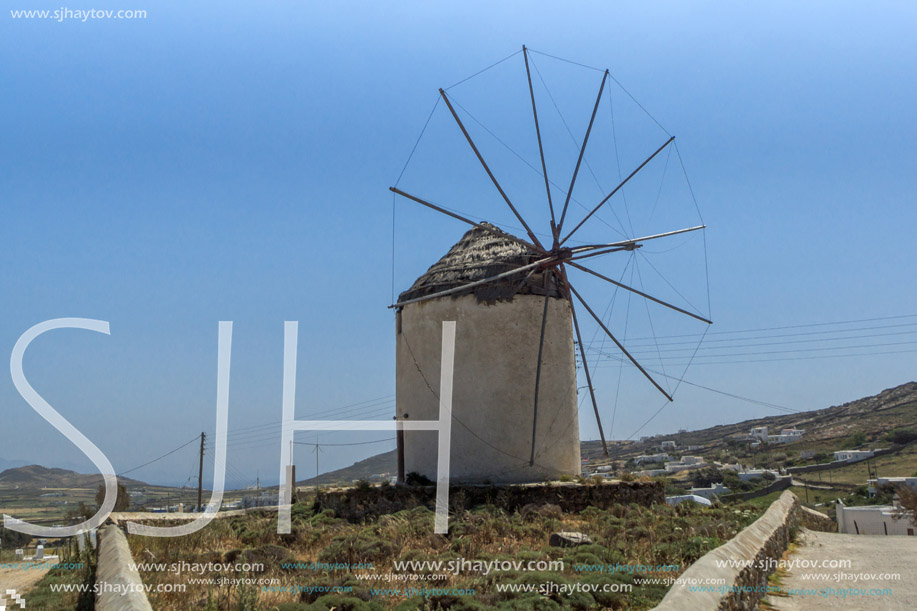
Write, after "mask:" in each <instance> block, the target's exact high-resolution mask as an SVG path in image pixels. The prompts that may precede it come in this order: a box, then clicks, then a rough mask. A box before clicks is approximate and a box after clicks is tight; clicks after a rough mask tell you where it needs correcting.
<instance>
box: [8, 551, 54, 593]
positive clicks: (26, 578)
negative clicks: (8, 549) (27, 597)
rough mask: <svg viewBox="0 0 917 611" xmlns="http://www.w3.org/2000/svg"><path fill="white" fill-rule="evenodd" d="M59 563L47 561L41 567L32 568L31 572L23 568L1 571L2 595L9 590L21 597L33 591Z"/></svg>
mask: <svg viewBox="0 0 917 611" xmlns="http://www.w3.org/2000/svg"><path fill="white" fill-rule="evenodd" d="M56 563H57V559H56V558H55V559H54V560H46V561H45V562H44V563H42V565H41V566H40V567H31V568H29V570H24V569H21V568H15V569H9V568H7V569H0V594H3V593H5V592H6V591H7V590H16V592H17V593H18V594H20V595H22V594H25V593H26V592H28V591H29V590H31V589H32V588H33V587H34V586H35V584H36V583H38V582H39V581H41V578H42V577H44V576H45V574H46V573H47V572H48V568H49V567H51V566H52V565H54V564H56Z"/></svg>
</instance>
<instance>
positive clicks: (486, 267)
mask: <svg viewBox="0 0 917 611" xmlns="http://www.w3.org/2000/svg"><path fill="white" fill-rule="evenodd" d="M482 225H486V226H487V227H489V228H491V229H493V230H494V231H496V232H497V233H496V234H495V233H494V232H493V231H487V230H484V229H481V228H480V227H473V228H472V229H471V230H469V231H468V232H467V233H466V234H465V235H464V236H462V239H461V240H459V241H458V242H457V243H456V244H455V246H453V247H452V248H451V249H450V250H449V252H447V253H446V255H445V256H444V257H443V258H441V259H440V260H439V261H437V262H436V263H434V264H433V265H431V266H430V269H428V270H427V272H426V273H425V274H424V275H422V276H421V277H420V278H418V279H417V280H416V281H415V282H414V284H413V285H411V288H409V289H408V290H406V291H404V292H403V293H401V295H399V297H398V301H399V302H402V301H407V300H409V299H416V298H417V297H423V296H425V295H432V294H433V293H438V292H440V291H445V290H448V289H452V288H457V287H461V286H464V285H467V284H470V283H472V282H476V281H478V280H484V279H485V278H490V277H492V276H496V275H498V274H502V273H503V272H507V271H510V270H513V269H517V268H519V267H522V266H523V265H528V264H529V263H533V262H534V261H537V260H538V258H539V257H543V256H544V255H539V254H538V253H537V252H535V251H533V250H531V249H529V248H527V247H526V246H524V245H522V244H520V243H518V242H516V241H513V240H511V239H509V238H504V237H501V235H498V234H502V235H506V234H505V233H503V232H502V231H500V230H499V229H498V228H497V227H494V226H493V225H490V224H489V223H482ZM530 272H532V270H528V271H525V272H520V273H519V274H518V275H512V276H509V277H507V278H502V279H500V280H496V281H493V282H487V283H485V284H480V285H477V286H473V287H471V288H469V289H468V290H467V291H457V292H455V293H451V294H450V295H447V296H444V297H443V298H444V299H449V298H452V297H458V296H461V295H468V294H473V295H474V296H475V297H476V298H477V299H478V301H479V302H486V303H494V302H496V301H501V300H502V301H509V300H511V299H512V298H513V297H514V296H516V295H520V294H522V295H525V294H529V295H545V294H547V293H548V292H549V290H548V289H546V288H545V286H546V282H545V281H546V278H545V273H544V271H542V270H538V269H537V268H536V269H535V270H534V273H530ZM550 294H551V295H552V296H553V297H560V296H561V295H560V293H559V292H558V291H557V290H556V289H554V288H552V289H550Z"/></svg>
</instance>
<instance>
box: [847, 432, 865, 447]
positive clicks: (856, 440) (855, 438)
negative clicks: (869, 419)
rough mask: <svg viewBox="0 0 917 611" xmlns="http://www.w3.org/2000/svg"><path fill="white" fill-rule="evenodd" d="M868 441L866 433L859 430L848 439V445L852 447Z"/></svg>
mask: <svg viewBox="0 0 917 611" xmlns="http://www.w3.org/2000/svg"><path fill="white" fill-rule="evenodd" d="M864 443H866V433H864V432H863V431H857V432H856V433H854V434H853V435H851V436H850V437H849V438H848V439H847V445H848V446H850V447H851V448H855V447H857V446H861V445H863V444H864Z"/></svg>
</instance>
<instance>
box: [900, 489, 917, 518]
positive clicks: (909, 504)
mask: <svg viewBox="0 0 917 611" xmlns="http://www.w3.org/2000/svg"><path fill="white" fill-rule="evenodd" d="M895 517H896V518H897V519H899V520H900V519H909V520H910V521H911V524H913V525H914V526H917V488H914V487H913V486H908V485H907V484H905V485H903V486H899V487H898V506H897V508H896V510H895Z"/></svg>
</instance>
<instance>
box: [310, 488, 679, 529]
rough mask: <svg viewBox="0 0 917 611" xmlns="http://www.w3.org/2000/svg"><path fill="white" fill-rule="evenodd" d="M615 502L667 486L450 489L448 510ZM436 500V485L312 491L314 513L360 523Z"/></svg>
mask: <svg viewBox="0 0 917 611" xmlns="http://www.w3.org/2000/svg"><path fill="white" fill-rule="evenodd" d="M619 503H638V504H640V505H647V506H649V505H652V504H654V503H656V504H662V503H665V486H664V485H663V484H662V483H661V482H655V481H653V482H603V483H599V484H577V483H550V484H518V485H502V486H472V485H463V486H450V487H449V508H450V509H451V510H453V511H455V510H463V509H470V508H472V507H477V506H480V505H487V504H492V505H496V506H498V507H502V508H505V509H506V510H507V511H514V510H517V509H521V508H523V507H525V506H526V505H533V504H534V505H544V504H552V505H557V506H558V507H560V509H561V510H562V511H564V512H579V511H582V510H583V509H586V508H587V507H590V506H592V507H602V508H605V507H610V506H612V505H616V504H619ZM435 504H436V487H435V486H382V487H369V488H346V489H339V490H318V491H316V494H315V505H314V511H315V512H316V513H320V512H322V511H324V510H326V509H332V510H334V513H335V515H337V516H338V517H339V518H343V519H345V520H349V521H352V522H359V521H362V520H367V519H373V518H375V517H378V516H380V515H385V514H390V513H395V512H397V511H401V510H403V509H412V508H414V507H419V506H421V505H423V506H426V507H428V508H430V509H433V508H434V506H435Z"/></svg>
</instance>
